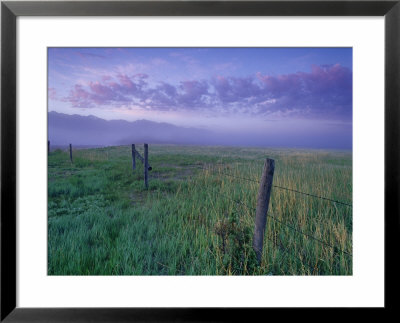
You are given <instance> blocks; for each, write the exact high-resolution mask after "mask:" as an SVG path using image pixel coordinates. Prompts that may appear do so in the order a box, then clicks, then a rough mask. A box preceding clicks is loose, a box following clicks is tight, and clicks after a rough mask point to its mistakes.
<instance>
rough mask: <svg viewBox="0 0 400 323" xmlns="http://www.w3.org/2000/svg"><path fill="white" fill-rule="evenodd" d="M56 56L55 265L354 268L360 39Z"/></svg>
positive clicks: (52, 149)
mask: <svg viewBox="0 0 400 323" xmlns="http://www.w3.org/2000/svg"><path fill="white" fill-rule="evenodd" d="M47 58H48V268H47V270H48V274H49V275H174V276H181V275H270V276H280V275H352V273H353V272H352V267H353V265H352V263H353V259H352V109H353V106H352V100H353V94H352V93H353V90H352V87H353V85H352V83H353V81H352V78H353V72H352V49H351V48H339V47H332V48H261V47H260V48H242V47H240V48H239V47H235V48H225V47H224V48H207V47H197V48H165V47H163V48H153V47H152V48H147V47H146V48H138V47H135V48H127V47H124V48H114V47H107V48H75V47H65V48H64V47H50V48H48V53H47Z"/></svg>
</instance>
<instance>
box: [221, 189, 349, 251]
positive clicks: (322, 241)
mask: <svg viewBox="0 0 400 323" xmlns="http://www.w3.org/2000/svg"><path fill="white" fill-rule="evenodd" d="M220 195H223V196H224V197H226V198H227V199H229V200H231V201H233V202H235V203H238V204H241V205H243V206H244V207H246V208H247V209H248V210H249V211H255V210H256V209H255V208H254V207H250V206H248V205H247V204H245V203H243V202H242V201H238V200H235V199H232V198H231V197H229V196H228V195H226V194H221V193H220ZM268 216H269V217H271V219H273V220H274V221H276V222H279V223H280V224H282V225H284V226H286V227H288V228H289V229H291V230H293V231H295V232H297V233H300V234H303V235H304V236H306V237H308V238H311V239H313V240H315V241H318V242H320V243H322V244H324V245H325V246H327V247H330V248H332V250H333V252H335V253H336V254H339V253H338V252H337V251H340V252H343V253H345V254H347V255H349V256H353V255H352V254H351V253H349V252H347V251H345V250H342V249H340V248H338V247H336V246H332V245H331V244H329V243H328V242H326V241H324V240H321V239H319V238H316V237H314V236H313V235H312V234H309V233H306V232H304V231H302V230H300V229H296V228H295V227H293V226H291V225H290V224H287V223H285V222H283V221H281V220H278V219H277V217H276V216H275V215H272V214H270V213H269V214H268ZM336 250H337V251H336Z"/></svg>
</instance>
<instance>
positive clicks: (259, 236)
mask: <svg viewBox="0 0 400 323" xmlns="http://www.w3.org/2000/svg"><path fill="white" fill-rule="evenodd" d="M274 168H275V163H274V161H273V160H271V159H266V160H265V164H264V169H263V173H262V176H261V179H260V181H257V180H255V179H251V178H247V177H243V176H236V175H233V174H231V173H227V172H224V171H221V169H218V170H217V172H218V175H222V176H226V177H231V178H235V179H236V180H240V181H250V182H254V183H257V184H259V191H258V196H257V207H256V208H254V207H250V206H248V205H247V204H245V203H243V202H242V201H240V200H237V199H232V198H231V197H230V196H228V195H223V196H224V197H225V198H227V199H229V200H231V201H232V202H234V203H236V204H240V205H242V206H244V207H245V208H246V209H248V210H249V211H250V212H251V213H255V214H256V218H255V228H254V237H253V249H254V251H255V252H256V255H257V260H258V263H259V264H260V263H261V256H262V248H263V245H264V243H263V238H264V236H265V228H266V224H267V219H271V220H272V221H274V222H277V223H279V224H280V225H282V226H284V227H286V228H288V229H289V230H291V231H292V232H293V233H294V234H298V235H302V236H303V237H306V238H307V239H311V240H313V241H315V242H316V243H319V244H321V245H324V246H325V247H328V248H331V249H332V251H333V253H335V254H340V255H345V256H348V257H352V253H351V252H349V251H346V250H343V249H342V248H340V247H338V246H336V245H332V244H330V243H328V242H326V241H324V240H322V239H319V238H317V237H315V236H314V235H313V234H312V233H310V232H304V231H303V230H300V229H298V228H296V227H295V226H293V225H290V224H288V223H285V222H284V221H282V220H279V219H278V217H276V216H274V214H272V213H271V212H269V211H268V208H269V200H270V196H271V190H272V188H276V189H278V190H285V191H290V192H293V193H296V194H300V195H303V196H306V197H308V198H316V199H320V200H324V201H327V202H330V203H334V204H337V205H341V206H343V207H348V208H352V205H351V204H350V203H347V202H343V201H338V200H335V199H332V198H328V197H324V196H319V195H315V194H311V193H307V192H302V191H299V190H296V189H293V188H288V187H283V186H279V185H274V184H273V176H274ZM200 169H203V170H209V171H210V170H212V171H215V169H212V168H210V167H200ZM266 238H267V239H268V240H269V241H271V242H272V243H273V245H274V246H275V247H276V248H278V249H279V250H281V251H283V252H284V253H286V254H288V255H292V256H294V257H295V258H297V260H299V261H300V262H301V264H302V265H304V266H307V267H309V268H310V270H311V271H312V273H314V272H315V271H316V270H318V268H317V267H316V266H315V265H312V264H310V263H304V260H303V259H301V258H299V257H298V256H296V255H294V254H293V253H290V250H289V248H288V247H284V246H283V244H282V243H281V242H280V241H277V239H273V238H271V237H269V236H266Z"/></svg>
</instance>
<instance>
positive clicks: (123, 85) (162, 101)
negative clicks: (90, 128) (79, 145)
mask: <svg viewBox="0 0 400 323" xmlns="http://www.w3.org/2000/svg"><path fill="white" fill-rule="evenodd" d="M54 95H55V93H52V96H53V97H54ZM59 100H61V101H64V102H67V103H69V104H70V105H71V106H72V107H74V108H93V107H96V108H99V107H116V108H118V107H124V108H127V109H131V108H135V109H143V110H147V111H194V110H197V111H202V112H207V113H211V114H214V115H224V114H225V115H234V114H238V113H240V114H248V115H252V116H256V117H266V118H277V119H281V118H287V117H290V118H304V119H331V120H341V121H351V119H352V71H351V70H350V69H348V68H346V67H343V66H342V65H340V64H335V65H313V66H312V68H311V71H310V72H297V73H292V74H282V75H268V74H264V73H262V72H258V73H255V74H253V75H249V76H246V77H237V76H236V77H234V76H222V75H215V76H212V77H210V78H209V79H189V80H182V81H180V82H178V83H175V84H173V83H169V82H166V81H165V82H164V81H158V82H155V81H154V80H151V78H150V77H149V75H147V74H144V73H139V74H133V75H128V74H124V73H118V74H110V75H108V74H105V75H102V76H101V77H100V76H99V79H98V80H97V81H89V82H86V83H84V84H82V83H76V84H74V85H73V86H72V88H71V89H70V91H69V94H68V95H67V96H65V97H63V98H61V99H59Z"/></svg>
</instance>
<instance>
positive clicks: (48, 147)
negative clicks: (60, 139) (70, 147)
mask: <svg viewBox="0 0 400 323" xmlns="http://www.w3.org/2000/svg"><path fill="white" fill-rule="evenodd" d="M47 154H48V155H50V140H47Z"/></svg>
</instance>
